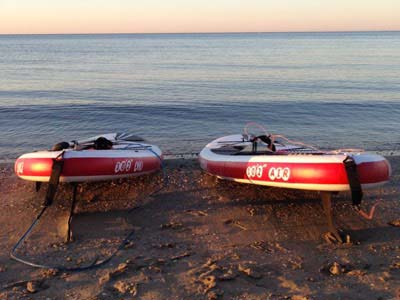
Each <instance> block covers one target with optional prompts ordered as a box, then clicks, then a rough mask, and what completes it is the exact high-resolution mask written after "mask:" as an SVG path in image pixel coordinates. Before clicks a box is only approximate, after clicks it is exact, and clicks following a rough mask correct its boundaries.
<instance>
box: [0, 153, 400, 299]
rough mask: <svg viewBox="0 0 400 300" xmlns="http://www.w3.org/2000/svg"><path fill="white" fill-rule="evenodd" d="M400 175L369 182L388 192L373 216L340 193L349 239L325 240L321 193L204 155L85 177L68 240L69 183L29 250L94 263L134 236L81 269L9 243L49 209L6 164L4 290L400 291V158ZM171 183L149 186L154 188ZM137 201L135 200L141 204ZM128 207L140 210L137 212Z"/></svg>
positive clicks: (90, 293)
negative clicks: (214, 169) (125, 174)
mask: <svg viewBox="0 0 400 300" xmlns="http://www.w3.org/2000/svg"><path fill="white" fill-rule="evenodd" d="M388 159H389V160H390V162H391V163H392V168H393V177H392V179H391V182H390V183H389V184H387V185H386V186H385V187H384V188H383V189H382V190H381V191H369V192H367V193H366V195H365V200H364V202H363V206H364V207H366V208H369V207H371V206H372V204H373V203H374V201H375V200H376V199H377V198H379V197H382V198H383V203H382V204H381V205H380V206H379V207H378V208H377V211H376V216H375V218H374V219H373V220H372V221H366V220H364V219H362V218H360V217H359V216H358V215H357V214H356V213H355V212H354V210H352V208H351V201H350V196H349V195H348V194H339V195H337V196H335V197H334V213H335V220H336V223H337V224H338V225H339V227H341V228H342V229H343V230H344V231H345V232H346V233H348V234H349V235H350V236H351V242H352V243H349V244H344V245H329V244H327V243H326V242H324V241H323V240H322V239H321V235H322V234H323V233H324V231H326V230H327V226H326V224H325V218H324V214H323V210H322V207H321V205H320V201H319V195H318V193H312V192H299V191H290V190H283V189H275V188H265V187H255V186H251V185H241V184H236V183H232V182H225V181H218V180H215V179H214V178H213V177H211V176H209V175H207V174H204V173H203V172H201V171H200V169H199V166H198V163H197V161H195V160H191V159H187V160H184V159H180V160H169V161H168V162H167V163H166V168H165V170H166V174H167V177H168V184H166V185H165V186H164V185H163V181H164V179H165V178H163V175H162V174H161V173H160V174H155V175H151V176H146V177H143V178H137V179H129V180H121V181H118V182H112V183H92V184H83V185H82V186H81V187H80V189H79V190H80V193H79V196H78V205H77V207H76V215H75V216H74V218H73V222H72V226H73V233H74V242H72V243H69V244H64V243H62V241H63V238H64V235H65V228H66V226H65V224H66V221H67V217H68V210H69V205H70V202H71V201H70V197H71V191H72V188H71V186H69V185H61V186H60V189H59V193H58V194H57V198H56V201H55V203H54V204H53V206H51V207H50V208H49V209H48V211H47V212H46V214H45V215H44V216H43V218H42V219H41V220H40V223H39V224H38V226H37V227H36V228H35V230H34V231H33V233H32V235H31V236H30V237H29V239H28V240H27V241H26V243H24V244H23V245H22V247H21V249H20V251H19V252H18V253H19V254H20V255H22V256H25V257H29V258H30V259H32V260H34V261H36V262H41V263H47V264H56V265H60V264H62V265H65V266H75V265H85V264H87V263H90V262H91V261H93V259H94V258H95V257H96V256H99V257H100V258H102V257H105V256H106V255H107V254H109V253H111V252H112V251H113V250H114V249H115V248H116V247H118V245H119V243H120V242H121V241H122V240H123V238H124V237H125V235H126V234H127V233H129V232H130V231H131V230H134V235H133V237H132V239H131V241H130V242H129V243H128V244H127V245H126V246H125V248H124V249H123V250H121V251H120V252H119V253H118V254H117V255H116V256H115V257H114V258H113V259H112V260H111V261H110V262H108V263H107V264H105V265H104V266H101V267H99V268H96V269H91V270H87V271H81V272H60V271H58V272H57V271H55V270H42V269H36V268H32V267H28V266H25V265H23V264H21V263H18V262H16V261H13V260H11V259H10V258H9V251H10V249H11V248H12V247H13V245H14V244H15V243H16V242H17V240H18V239H19V237H20V236H21V235H22V234H23V232H24V231H25V230H26V229H27V227H28V226H29V225H30V224H31V222H32V221H33V220H34V218H35V217H36V215H37V213H38V212H39V211H40V205H41V202H42V199H43V198H44V194H45V190H46V186H43V188H42V189H41V191H40V192H39V193H36V192H35V189H34V185H33V184H32V183H30V182H26V181H22V180H20V179H17V178H16V177H15V175H13V171H12V165H9V164H2V165H0V211H1V214H0V249H1V252H0V286H1V287H0V299H293V300H294V299H297V300H300V299H400V296H399V295H400V227H396V226H391V225H389V224H388V223H389V222H390V221H396V220H398V219H400V202H399V200H400V199H399V195H400V194H399V185H398V184H399V179H400V176H399V175H398V174H399V173H400V172H399V171H400V157H388ZM163 186H164V188H163V189H162V190H160V191H159V192H157V193H155V194H154V195H150V194H151V193H152V192H153V191H156V190H158V189H159V188H161V187H163ZM132 208H134V209H132ZM129 209H132V210H131V211H130V212H129Z"/></svg>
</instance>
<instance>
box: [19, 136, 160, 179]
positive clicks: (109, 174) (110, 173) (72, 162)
mask: <svg viewBox="0 0 400 300" xmlns="http://www.w3.org/2000/svg"><path fill="white" fill-rule="evenodd" d="M99 138H100V139H102V138H103V139H106V140H107V141H108V142H111V143H109V147H108V148H107V149H100V150H99V149H95V147H94V144H95V142H96V140H98V139H99ZM60 144H64V147H61V148H64V149H59V150H55V151H51V150H46V151H37V152H32V153H27V154H23V155H21V156H20V157H19V158H18V159H17V160H16V162H15V166H14V169H15V174H16V175H17V176H18V177H20V178H22V179H25V180H30V181H36V182H48V181H49V179H50V175H51V173H52V166H53V162H54V160H63V167H62V172H61V175H60V177H59V181H61V182H83V181H100V180H113V179H117V178H122V177H129V176H139V175H143V174H147V173H152V172H155V171H157V170H159V169H160V168H161V160H162V153H161V150H160V149H159V148H158V147H157V146H154V145H150V144H146V143H145V142H144V140H143V139H141V138H138V137H136V136H133V135H129V134H118V133H110V134H104V135H99V136H96V137H93V138H89V139H86V140H82V141H78V142H72V143H71V144H69V143H66V142H63V143H60ZM65 144H66V146H65ZM58 148H59V147H58Z"/></svg>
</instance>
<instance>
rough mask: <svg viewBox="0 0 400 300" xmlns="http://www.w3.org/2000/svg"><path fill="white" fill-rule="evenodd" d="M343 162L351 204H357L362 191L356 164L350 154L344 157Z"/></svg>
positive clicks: (359, 201) (360, 198) (359, 202)
mask: <svg viewBox="0 0 400 300" xmlns="http://www.w3.org/2000/svg"><path fill="white" fill-rule="evenodd" d="M343 164H344V167H345V170H346V174H347V180H348V182H349V185H350V191H351V198H352V200H353V205H354V206H359V205H360V204H361V200H362V197H363V192H362V188H361V183H360V179H359V178H358V173H357V164H356V163H355V161H354V159H353V158H352V157H350V156H347V157H346V159H345V160H344V161H343Z"/></svg>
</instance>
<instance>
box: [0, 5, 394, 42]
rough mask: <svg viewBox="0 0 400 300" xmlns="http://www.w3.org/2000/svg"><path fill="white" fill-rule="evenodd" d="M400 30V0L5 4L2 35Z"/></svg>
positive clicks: (0, 20)
mask: <svg viewBox="0 0 400 300" xmlns="http://www.w3.org/2000/svg"><path fill="white" fill-rule="evenodd" d="M355 30H400V0H141V1H138V0H0V34H19V33H174V32H273V31H355Z"/></svg>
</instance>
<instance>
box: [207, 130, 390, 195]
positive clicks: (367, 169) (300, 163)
mask: <svg viewBox="0 0 400 300" xmlns="http://www.w3.org/2000/svg"><path fill="white" fill-rule="evenodd" d="M264 137H267V136H264ZM278 137H279V136H277V141H275V142H273V145H274V149H270V148H271V146H268V144H267V143H263V142H261V141H260V140H259V139H257V138H256V139H254V137H252V136H251V135H248V134H243V135H241V134H236V135H230V136H225V137H222V138H219V139H216V140H214V141H212V142H211V143H209V144H208V145H207V146H206V147H205V148H204V149H203V150H202V151H201V152H200V155H199V160H200V166H201V168H202V169H204V170H205V171H206V172H208V173H210V174H212V175H215V176H217V177H219V178H222V179H228V180H233V181H237V182H242V183H251V184H258V185H266V186H273V187H282V188H292V189H301V190H317V191H327V192H340V191H348V190H350V183H349V174H348V171H347V170H346V167H345V160H346V159H349V158H350V159H351V160H352V161H353V162H354V163H355V165H356V174H357V175H356V177H357V180H358V181H359V184H361V187H362V189H366V188H374V187H379V186H381V185H383V184H384V183H385V182H387V181H388V180H389V177H390V174H391V168H390V164H389V162H388V161H387V160H386V159H385V158H384V157H382V156H380V155H377V154H368V153H365V152H357V151H356V152H354V151H346V150H337V151H320V150H317V149H315V148H313V147H309V146H306V145H304V144H301V143H292V144H291V143H290V142H291V141H289V140H287V139H286V141H285V140H284V139H282V141H280V140H279V138H278ZM270 138H271V136H268V137H267V140H268V139H270ZM281 138H283V137H281Z"/></svg>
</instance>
